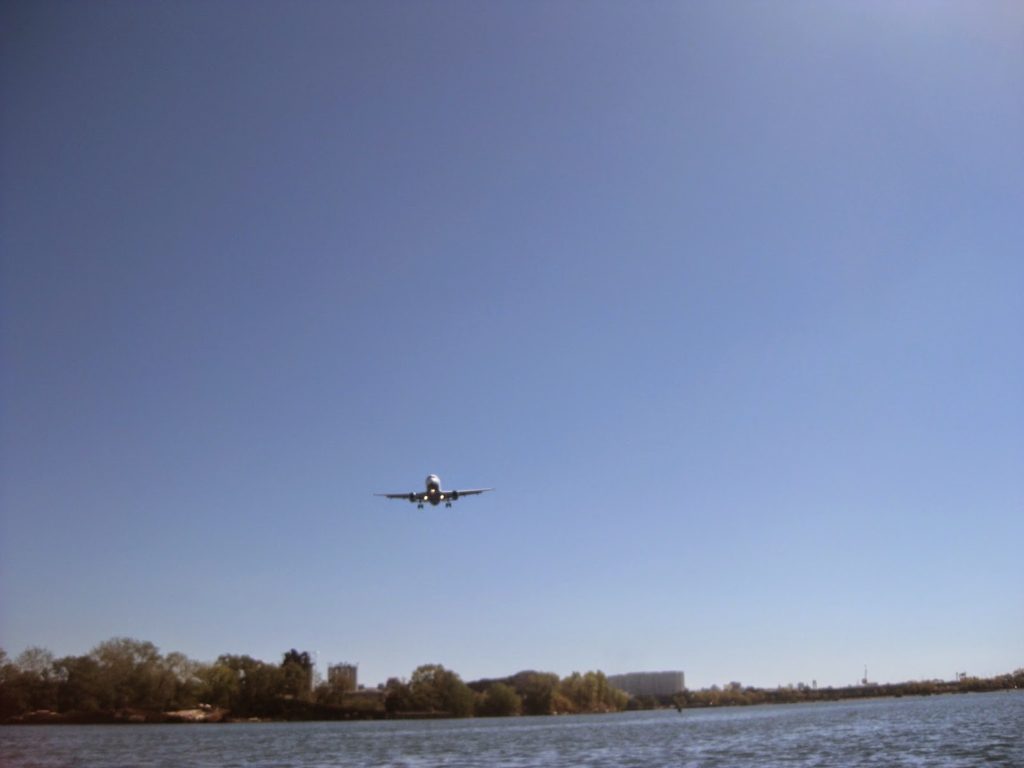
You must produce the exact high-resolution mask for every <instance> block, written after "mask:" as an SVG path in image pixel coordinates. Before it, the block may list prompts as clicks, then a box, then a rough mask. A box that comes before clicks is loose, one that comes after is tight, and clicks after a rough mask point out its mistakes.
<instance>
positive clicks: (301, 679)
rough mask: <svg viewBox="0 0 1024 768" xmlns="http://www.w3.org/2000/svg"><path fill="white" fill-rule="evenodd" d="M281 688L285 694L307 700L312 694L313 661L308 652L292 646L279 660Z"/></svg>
mask: <svg viewBox="0 0 1024 768" xmlns="http://www.w3.org/2000/svg"><path fill="white" fill-rule="evenodd" d="M281 673H282V690H283V691H284V694H285V695H286V696H294V697H295V698H297V699H302V700H303V701H308V700H310V699H312V695H313V661H312V659H310V657H309V653H307V652H306V651H303V652H302V653H299V652H298V651H296V650H295V649H294V648H292V649H291V650H290V651H288V652H287V653H286V654H284V659H283V660H282V661H281Z"/></svg>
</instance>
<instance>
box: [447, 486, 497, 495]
mask: <svg viewBox="0 0 1024 768" xmlns="http://www.w3.org/2000/svg"><path fill="white" fill-rule="evenodd" d="M493 490H494V489H493V488H470V489H469V490H468V491H452V496H455V494H458V495H459V496H472V495H474V494H477V493H486V492H487V491H493Z"/></svg>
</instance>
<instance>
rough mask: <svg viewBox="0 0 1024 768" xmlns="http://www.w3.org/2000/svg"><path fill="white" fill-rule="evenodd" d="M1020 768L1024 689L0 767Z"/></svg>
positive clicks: (376, 732)
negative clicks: (822, 767) (551, 767)
mask: <svg viewBox="0 0 1024 768" xmlns="http://www.w3.org/2000/svg"><path fill="white" fill-rule="evenodd" d="M384 765H387V766H407V767H408V768H421V767H424V766H440V765H447V766H512V767H513V768H534V767H535V766H595V767H596V766H644V768H648V767H650V766H694V767H697V766H700V767H701V768H705V767H711V766H722V767H723V768H725V767H728V768H736V767H737V766H941V767H943V768H945V767H950V766H982V765H985V766H1013V767H1014V768H1022V767H1024V691H1013V692H1005V693H991V694H973V695H960V696H936V697H931V698H902V699H878V700H873V701H865V702H838V703H830V704H797V705H786V706H760V707H744V708H733V709H718V710H686V711H684V712H683V713H682V714H679V713H677V712H675V711H665V710H661V711H657V712H637V713H623V714H619V715H590V716H581V717H546V718H525V717H524V718H508V719H493V720H492V719H477V720H430V721H408V720H407V721H385V722H355V723H254V724H250V723H245V724H233V725H138V726H130V725H120V726H9V727H5V728H0V766H3V768H29V767H30V766H31V767H32V768H58V767H59V768H65V767H67V768H72V767H73V768H94V767H95V768H129V767H131V768H163V767H164V766H166V767H167V768H171V767H172V766H173V768H179V767H180V766H217V767H218V768H229V767H231V766H238V767H239V768H241V767H242V766H267V767H269V766H274V767H275V768H285V767H290V768H313V767H316V768H320V767H321V766H346V767H349V766H352V767H355V768H361V767H363V766H384Z"/></svg>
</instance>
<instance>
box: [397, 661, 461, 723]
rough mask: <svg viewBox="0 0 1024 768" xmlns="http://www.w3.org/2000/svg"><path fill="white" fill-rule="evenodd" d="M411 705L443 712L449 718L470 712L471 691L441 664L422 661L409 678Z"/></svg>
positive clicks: (418, 710)
mask: <svg viewBox="0 0 1024 768" xmlns="http://www.w3.org/2000/svg"><path fill="white" fill-rule="evenodd" d="M409 693H410V698H411V704H412V707H413V709H414V710H415V711H417V712H438V713H446V714H449V715H451V716H452V717H468V716H469V715H471V714H473V705H474V702H475V699H474V696H473V691H471V690H470V689H469V686H467V685H466V684H465V683H464V682H462V678H460V677H459V676H458V675H457V674H456V673H455V672H452V671H451V670H447V669H445V668H444V667H443V666H442V665H441V664H423V665H422V666H419V667H417V668H416V669H415V671H413V673H412V677H411V678H410V679H409Z"/></svg>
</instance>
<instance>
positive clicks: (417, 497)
mask: <svg viewBox="0 0 1024 768" xmlns="http://www.w3.org/2000/svg"><path fill="white" fill-rule="evenodd" d="M373 495H374V496H384V497H386V498H388V499H405V500H406V501H421V502H422V501H426V500H427V494H426V493H425V492H423V491H412V492H410V493H375V494H373Z"/></svg>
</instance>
